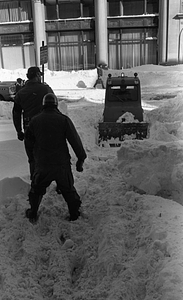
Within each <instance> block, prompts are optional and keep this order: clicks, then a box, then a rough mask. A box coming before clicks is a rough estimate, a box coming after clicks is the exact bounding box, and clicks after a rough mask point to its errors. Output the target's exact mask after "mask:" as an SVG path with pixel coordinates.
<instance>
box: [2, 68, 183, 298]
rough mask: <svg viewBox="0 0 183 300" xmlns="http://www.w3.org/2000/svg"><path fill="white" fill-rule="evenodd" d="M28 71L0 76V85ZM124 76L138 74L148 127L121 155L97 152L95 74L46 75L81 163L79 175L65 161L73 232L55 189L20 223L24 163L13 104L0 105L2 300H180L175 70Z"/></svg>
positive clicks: (181, 165) (179, 134)
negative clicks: (73, 201)
mask: <svg viewBox="0 0 183 300" xmlns="http://www.w3.org/2000/svg"><path fill="white" fill-rule="evenodd" d="M26 71H27V70H15V71H8V70H0V80H16V78H18V77H22V78H23V79H26ZM122 71H123V72H125V73H126V74H127V75H132V74H133V73H134V72H138V75H139V78H140V80H141V86H142V104H143V108H144V117H145V119H146V120H148V121H149V122H150V125H151V127H150V137H149V139H147V140H143V141H137V140H126V141H124V143H123V144H122V146H121V148H108V147H105V148H101V147H98V146H97V145H96V131H97V124H98V121H99V120H100V119H101V116H102V112H103V103H104V94H105V90H103V89H99V88H97V89H93V85H94V83H95V80H96V78H97V72H96V70H89V71H78V72H70V73H69V72H50V71H49V70H47V71H46V73H45V81H46V82H47V83H48V84H49V85H50V86H51V87H52V88H53V89H54V91H55V93H56V94H57V95H58V97H59V100H60V101H59V108H60V110H61V111H63V112H64V113H66V114H68V115H69V116H70V118H71V119H72V120H73V122H74V124H75V126H76V128H77V130H78V132H79V134H80V136H81V139H82V141H83V144H84V147H85V149H86V151H87V155H88V157H87V159H86V162H85V164H84V171H83V173H77V172H76V170H75V162H76V158H75V156H74V154H73V152H72V151H71V154H72V163H73V165H72V166H73V173H74V177H75V186H76V188H77V190H78V192H79V194H80V195H81V199H82V210H83V216H82V217H81V218H79V219H78V220H77V221H75V222H70V223H69V222H67V221H64V216H65V214H66V213H67V206H66V204H65V202H64V200H63V198H62V196H61V195H57V194H56V192H55V183H52V185H51V186H50V187H49V188H48V191H47V194H46V195H45V196H44V198H43V201H42V203H41V206H40V218H39V221H38V223H37V224H36V225H32V224H31V223H29V221H28V220H27V219H26V218H25V209H26V208H27V207H29V205H28V202H27V201H26V200H27V193H28V190H29V186H30V181H29V172H28V163H27V158H26V155H25V151H24V147H23V143H22V142H20V141H18V140H17V139H16V133H15V130H14V128H13V124H12V116H11V110H12V103H10V102H0V240H1V243H0V300H31V299H32V300H43V299H44V300H122V299H124V300H153V299H154V300H155V299H156V300H172V299H173V300H182V299H183V207H182V205H183V100H182V99H183V83H182V79H181V77H182V75H183V66H182V65H179V66H170V67H168V66H167V67H163V66H153V65H149V66H141V67H138V68H134V69H130V70H122ZM107 73H112V74H114V75H116V74H118V75H119V74H120V71H115V70H108V71H104V76H103V79H104V81H105V79H106V76H107Z"/></svg>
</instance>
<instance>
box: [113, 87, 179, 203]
mask: <svg viewBox="0 0 183 300" xmlns="http://www.w3.org/2000/svg"><path fill="white" fill-rule="evenodd" d="M146 118H147V119H148V120H149V123H150V138H149V139H148V140H143V141H137V140H135V141H129V142H124V143H123V144H122V146H121V149H120V150H119V151H118V159H119V169H120V171H121V172H122V175H123V179H124V180H125V182H126V183H128V184H129V185H131V186H133V187H134V188H136V189H138V190H140V191H141V192H144V193H147V194H152V195H161V196H163V197H167V198H173V199H174V200H176V201H177V202H179V203H181V204H183V200H182V194H183V185H182V182H183V172H182V161H183V141H182V138H183V131H182V129H183V101H182V93H181V94H179V95H178V96H177V98H176V99H173V100H169V101H168V103H166V104H164V105H161V106H160V107H159V108H157V109H154V110H152V111H150V112H148V113H146Z"/></svg>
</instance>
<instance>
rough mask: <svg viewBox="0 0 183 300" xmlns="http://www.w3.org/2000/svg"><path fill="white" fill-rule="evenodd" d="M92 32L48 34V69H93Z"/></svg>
mask: <svg viewBox="0 0 183 300" xmlns="http://www.w3.org/2000/svg"><path fill="white" fill-rule="evenodd" d="M94 49H95V48H94V32H90V31H89V32H88V31H87V32H78V31H74V32H58V33H48V68H49V69H50V70H55V71H60V70H63V71H70V70H82V69H90V68H91V69H93V68H94V67H95V55H94Z"/></svg>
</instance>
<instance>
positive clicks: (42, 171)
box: [29, 165, 81, 219]
mask: <svg viewBox="0 0 183 300" xmlns="http://www.w3.org/2000/svg"><path fill="white" fill-rule="evenodd" d="M52 181H55V182H56V184H57V189H59V190H60V192H61V194H62V196H63V197H64V199H65V201H66V203H67V205H68V210H69V213H70V217H71V219H75V218H77V216H78V210H79V208H80V205H81V201H80V197H79V195H78V193H77V191H76V189H75V187H74V178H73V174H72V170H71V167H70V165H69V166H67V167H61V166H51V167H45V168H37V167H36V168H35V171H34V174H33V177H32V183H31V190H30V192H29V202H30V205H31V209H32V210H33V211H34V212H35V213H37V211H38V208H39V205H40V203H41V199H42V197H43V195H44V194H45V193H46V188H47V187H48V186H49V185H50V184H51V182H52Z"/></svg>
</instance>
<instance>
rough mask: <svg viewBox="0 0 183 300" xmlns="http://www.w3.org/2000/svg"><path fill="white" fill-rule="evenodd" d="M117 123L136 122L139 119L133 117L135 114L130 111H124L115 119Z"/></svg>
mask: <svg viewBox="0 0 183 300" xmlns="http://www.w3.org/2000/svg"><path fill="white" fill-rule="evenodd" d="M116 122H117V123H122V122H123V123H138V122H139V121H138V120H137V119H135V116H134V115H133V114H132V113H130V112H126V113H124V114H123V115H122V116H120V117H119V118H118V119H117V121H116Z"/></svg>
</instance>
